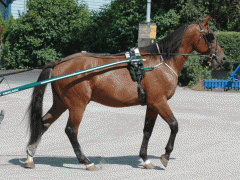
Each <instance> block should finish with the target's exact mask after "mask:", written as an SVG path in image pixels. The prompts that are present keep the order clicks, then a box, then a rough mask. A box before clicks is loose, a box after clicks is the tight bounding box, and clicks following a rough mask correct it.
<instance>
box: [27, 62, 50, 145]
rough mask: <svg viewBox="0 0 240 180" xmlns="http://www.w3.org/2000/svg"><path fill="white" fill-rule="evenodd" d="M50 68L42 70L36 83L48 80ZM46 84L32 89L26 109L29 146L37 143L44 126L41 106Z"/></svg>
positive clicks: (46, 67)
mask: <svg viewBox="0 0 240 180" xmlns="http://www.w3.org/2000/svg"><path fill="white" fill-rule="evenodd" d="M51 69H52V67H50V66H45V67H44V69H43V70H42V72H41V74H40V76H39V77H38V80H37V81H42V80H45V79H48V78H49V75H50V72H51ZM46 87H47V84H44V85H41V86H36V87H34V89H33V93H32V98H31V102H30V105H29V108H28V115H29V126H28V129H29V132H30V139H29V144H34V143H36V142H37V141H38V139H39V138H40V137H41V135H42V134H43V133H44V126H43V121H42V113H43V110H42V106H43V96H44V93H45V90H46Z"/></svg>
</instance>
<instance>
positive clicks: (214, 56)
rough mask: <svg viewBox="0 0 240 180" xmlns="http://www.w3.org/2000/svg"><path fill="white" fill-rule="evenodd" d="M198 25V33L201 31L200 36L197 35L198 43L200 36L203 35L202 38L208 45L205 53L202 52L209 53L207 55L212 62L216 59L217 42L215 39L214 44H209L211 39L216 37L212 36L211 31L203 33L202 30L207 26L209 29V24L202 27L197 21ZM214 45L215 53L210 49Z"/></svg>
mask: <svg viewBox="0 0 240 180" xmlns="http://www.w3.org/2000/svg"><path fill="white" fill-rule="evenodd" d="M199 26H200V33H201V35H200V37H199V40H198V43H199V42H200V40H201V37H202V36H203V38H204V39H205V42H206V43H207V45H208V50H207V51H206V52H205V53H203V54H207V53H209V55H208V57H209V58H210V62H213V60H216V59H217V53H218V46H219V43H218V41H217V40H216V41H217V44H216V46H212V45H211V43H212V41H213V40H214V39H216V38H215V36H214V34H213V33H212V32H208V34H205V33H204V31H205V29H206V28H207V29H208V31H209V24H207V27H206V28H205V29H202V25H201V23H200V22H199ZM215 47H217V48H216V51H215V53H213V52H212V49H213V48H215Z"/></svg>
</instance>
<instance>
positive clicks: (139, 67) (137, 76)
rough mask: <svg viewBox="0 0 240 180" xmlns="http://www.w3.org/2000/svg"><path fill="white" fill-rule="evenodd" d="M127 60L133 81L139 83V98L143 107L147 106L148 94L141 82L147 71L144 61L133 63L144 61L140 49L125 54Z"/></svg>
mask: <svg viewBox="0 0 240 180" xmlns="http://www.w3.org/2000/svg"><path fill="white" fill-rule="evenodd" d="M125 56H126V59H127V60H130V62H129V63H128V70H129V72H130V74H131V77H132V80H133V81H137V83H138V98H139V101H140V104H141V105H142V106H144V105H146V93H145V90H144V89H143V88H142V84H141V81H142V79H143V77H144V75H145V69H144V66H143V62H142V61H138V62H133V61H132V60H133V59H142V58H141V55H140V53H139V50H138V48H136V49H131V50H130V52H126V53H125Z"/></svg>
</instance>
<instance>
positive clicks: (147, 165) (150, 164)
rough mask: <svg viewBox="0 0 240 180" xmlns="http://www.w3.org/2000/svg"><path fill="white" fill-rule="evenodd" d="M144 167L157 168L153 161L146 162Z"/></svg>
mask: <svg viewBox="0 0 240 180" xmlns="http://www.w3.org/2000/svg"><path fill="white" fill-rule="evenodd" d="M143 167H144V169H155V168H156V167H155V166H154V165H153V164H152V163H151V162H149V163H147V164H146V163H144V164H143Z"/></svg>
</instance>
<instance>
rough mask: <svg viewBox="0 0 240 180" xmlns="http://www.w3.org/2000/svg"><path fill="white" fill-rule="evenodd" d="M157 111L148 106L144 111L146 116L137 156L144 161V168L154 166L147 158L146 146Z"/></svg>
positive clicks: (152, 167)
mask: <svg viewBox="0 0 240 180" xmlns="http://www.w3.org/2000/svg"><path fill="white" fill-rule="evenodd" d="M157 115H158V113H157V111H155V110H154V108H152V107H150V106H148V107H147V112H146V118H145V125H144V129H143V141H142V146H141V149H140V154H139V156H140V157H141V158H142V160H143V161H144V164H143V167H144V168H146V169H155V166H153V165H152V163H151V162H150V161H149V160H148V158H147V147H148V142H149V139H150V137H151V135H152V131H153V127H154V124H155V122H156V119H157Z"/></svg>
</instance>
